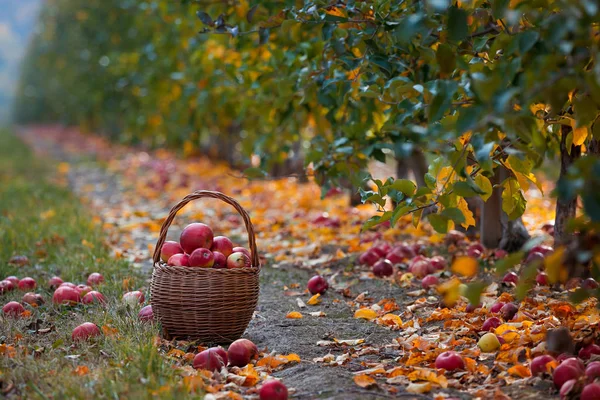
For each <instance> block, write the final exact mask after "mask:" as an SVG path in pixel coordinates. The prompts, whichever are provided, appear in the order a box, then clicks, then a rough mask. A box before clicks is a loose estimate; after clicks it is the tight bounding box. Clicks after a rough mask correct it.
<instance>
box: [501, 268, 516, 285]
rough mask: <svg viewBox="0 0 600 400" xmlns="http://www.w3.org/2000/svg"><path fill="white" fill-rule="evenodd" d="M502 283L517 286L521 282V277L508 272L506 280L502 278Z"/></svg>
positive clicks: (505, 276)
mask: <svg viewBox="0 0 600 400" xmlns="http://www.w3.org/2000/svg"><path fill="white" fill-rule="evenodd" d="M502 282H503V283H514V284H515V285H516V284H517V283H518V282H519V275H517V274H515V273H514V272H512V271H511V272H508V273H507V274H506V275H504V278H502Z"/></svg>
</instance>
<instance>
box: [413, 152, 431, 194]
mask: <svg viewBox="0 0 600 400" xmlns="http://www.w3.org/2000/svg"><path fill="white" fill-rule="evenodd" d="M410 161H411V164H412V171H413V174H414V175H415V181H416V182H417V186H419V187H422V186H426V184H425V174H426V173H427V171H428V169H429V167H428V165H427V159H426V158H425V154H423V152H422V151H421V149H415V150H413V153H412V155H411V157H410Z"/></svg>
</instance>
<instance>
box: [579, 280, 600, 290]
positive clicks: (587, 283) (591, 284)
mask: <svg viewBox="0 0 600 400" xmlns="http://www.w3.org/2000/svg"><path fill="white" fill-rule="evenodd" d="M598 286H599V284H598V282H596V280H595V279H594V278H587V279H584V281H583V282H582V283H581V287H582V288H584V289H587V290H596V289H598Z"/></svg>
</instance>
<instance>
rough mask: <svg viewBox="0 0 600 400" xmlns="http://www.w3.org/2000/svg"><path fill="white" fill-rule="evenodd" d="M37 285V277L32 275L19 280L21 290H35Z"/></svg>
mask: <svg viewBox="0 0 600 400" xmlns="http://www.w3.org/2000/svg"><path fill="white" fill-rule="evenodd" d="M36 286H37V284H36V283H35V279H33V278H30V277H25V278H23V279H21V280H20V281H19V289H21V290H33V289H35V287H36Z"/></svg>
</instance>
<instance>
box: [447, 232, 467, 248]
mask: <svg viewBox="0 0 600 400" xmlns="http://www.w3.org/2000/svg"><path fill="white" fill-rule="evenodd" d="M466 237H467V236H466V235H465V234H464V233H462V232H460V231H457V230H455V229H451V230H449V231H448V233H446V237H445V238H444V241H445V242H446V244H454V245H457V244H458V243H459V242H461V241H463V240H465V238H466Z"/></svg>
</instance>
